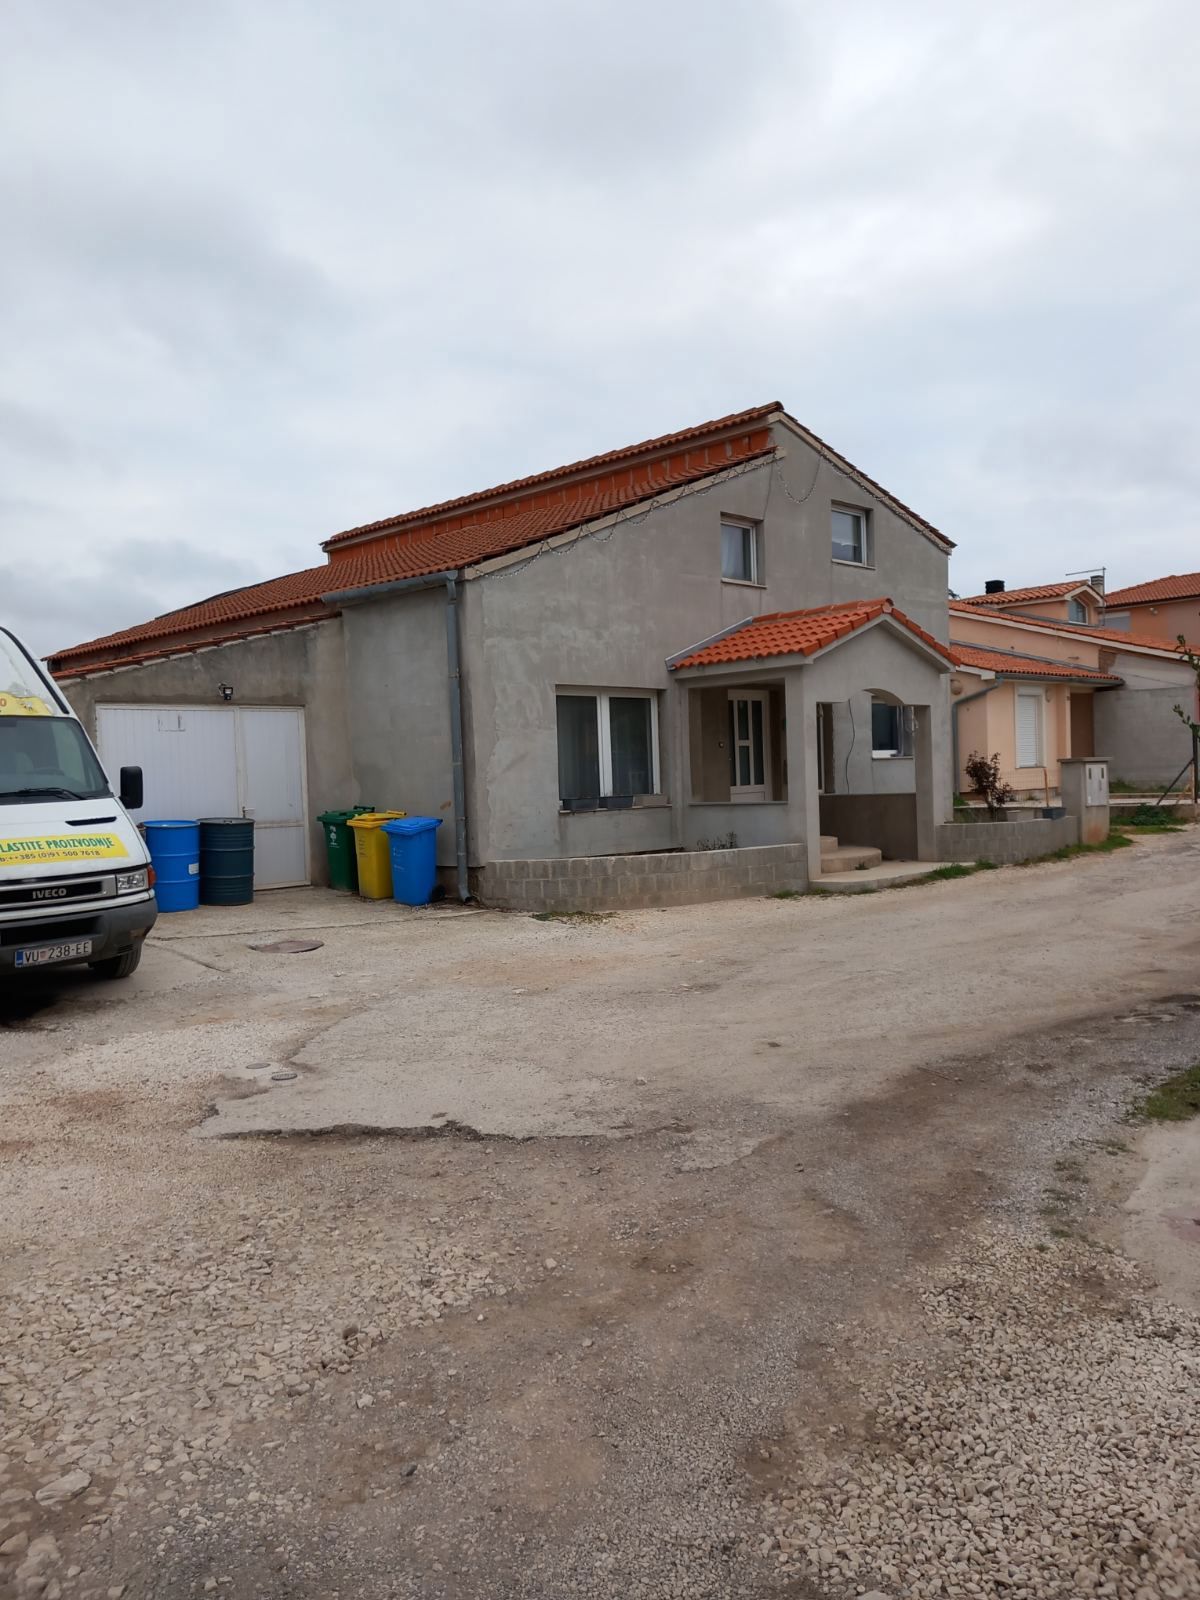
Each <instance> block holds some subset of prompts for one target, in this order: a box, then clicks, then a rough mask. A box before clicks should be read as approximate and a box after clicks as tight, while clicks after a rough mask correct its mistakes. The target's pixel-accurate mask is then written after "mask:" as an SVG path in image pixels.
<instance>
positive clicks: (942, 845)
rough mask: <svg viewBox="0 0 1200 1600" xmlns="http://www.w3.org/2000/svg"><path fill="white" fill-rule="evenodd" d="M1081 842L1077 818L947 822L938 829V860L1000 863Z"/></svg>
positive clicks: (1043, 853)
mask: <svg viewBox="0 0 1200 1600" xmlns="http://www.w3.org/2000/svg"><path fill="white" fill-rule="evenodd" d="M1078 843H1079V818H1078V817H1029V818H1027V819H1023V820H1022V821H1020V822H945V823H942V824H941V825H940V826H939V827H938V830H937V852H938V860H939V861H995V862H998V863H1001V864H1004V863H1011V862H1013V861H1029V860H1031V859H1032V858H1033V857H1035V856H1048V855H1052V854H1053V852H1054V851H1055V850H1061V849H1062V847H1063V846H1064V845H1068V844H1078Z"/></svg>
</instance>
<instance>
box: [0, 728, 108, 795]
mask: <svg viewBox="0 0 1200 1600" xmlns="http://www.w3.org/2000/svg"><path fill="white" fill-rule="evenodd" d="M109 793H111V791H110V789H109V787H108V779H107V778H106V777H105V776H104V769H103V768H102V767H101V765H100V763H99V762H98V761H97V760H96V755H95V752H94V751H93V749H92V747H91V745H90V744H89V743H88V741H87V738H86V737H85V735H84V732H83V729H82V728H81V727H80V726H79V724H78V723H77V722H76V721H75V720H74V718H72V717H10V716H5V717H0V806H3V805H18V804H20V803H21V802H22V801H25V802H29V801H33V802H35V803H36V802H37V800H38V799H39V798H45V799H47V800H64V799H65V800H98V799H99V798H100V796H101V795H107V794H109Z"/></svg>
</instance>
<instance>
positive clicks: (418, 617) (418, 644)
mask: <svg viewBox="0 0 1200 1600" xmlns="http://www.w3.org/2000/svg"><path fill="white" fill-rule="evenodd" d="M468 587H469V585H468ZM342 627H343V629H344V630H345V631H344V639H345V655H346V685H347V693H348V697H349V704H350V706H351V709H352V713H353V715H352V716H351V718H350V722H351V727H350V730H349V736H350V748H351V753H352V757H353V763H354V773H355V777H356V779H357V781H358V786H359V788H360V789H361V791H362V794H363V796H364V798H365V799H366V800H367V801H369V802H370V804H372V805H376V806H379V807H381V808H387V809H389V810H396V811H407V812H408V813H409V814H410V815H415V816H425V817H440V818H441V819H442V826H441V827H440V828H439V829H438V831H437V859H438V864H439V866H444V867H448V866H452V865H453V864H454V779H453V772H452V769H451V746H450V697H449V684H448V676H447V674H448V666H447V660H446V593H445V590H444V589H443V588H441V587H439V588H436V589H428V590H416V591H413V592H410V593H408V594H402V595H384V596H382V597H381V598H380V599H379V600H370V601H367V602H365V603H358V604H355V605H353V606H349V607H347V609H346V610H345V611H344V612H343V614H342Z"/></svg>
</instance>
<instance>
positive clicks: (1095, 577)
mask: <svg viewBox="0 0 1200 1600" xmlns="http://www.w3.org/2000/svg"><path fill="white" fill-rule="evenodd" d="M1088 582H1089V583H1090V584H1091V586H1092V588H1093V589H1095V591H1096V593H1097V594H1103V593H1104V574H1103V573H1102V572H1093V573H1092V575H1091V577H1090V578H1089V579H1088Z"/></svg>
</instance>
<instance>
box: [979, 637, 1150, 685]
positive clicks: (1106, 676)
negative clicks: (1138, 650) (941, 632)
mask: <svg viewBox="0 0 1200 1600" xmlns="http://www.w3.org/2000/svg"><path fill="white" fill-rule="evenodd" d="M950 655H951V659H952V660H953V661H954V662H955V664H956V665H958V666H960V667H978V668H980V669H981V670H982V671H984V672H1000V673H1004V674H1006V675H1007V676H1008V677H1017V678H1069V679H1070V680H1071V682H1073V683H1077V682H1079V681H1081V680H1082V681H1084V682H1087V683H1124V681H1125V680H1124V678H1118V677H1117V676H1116V674H1115V673H1112V672H1096V671H1094V670H1093V669H1092V668H1090V667H1076V666H1072V664H1071V663H1070V662H1069V661H1038V660H1036V659H1035V658H1034V657H1033V656H1021V655H1017V654H1016V653H1015V652H1010V651H1007V650H981V649H979V647H978V646H976V645H973V644H954V643H953V642H951V645H950Z"/></svg>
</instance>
